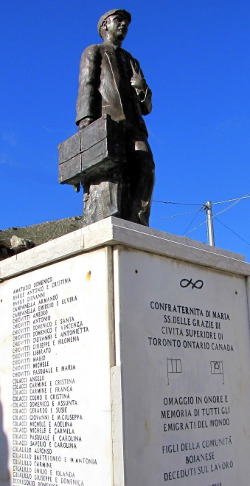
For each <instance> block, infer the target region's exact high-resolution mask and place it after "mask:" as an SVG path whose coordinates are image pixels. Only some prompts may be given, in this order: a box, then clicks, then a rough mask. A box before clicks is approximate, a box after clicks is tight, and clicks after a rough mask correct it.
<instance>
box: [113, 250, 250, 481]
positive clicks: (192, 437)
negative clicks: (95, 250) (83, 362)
mask: <svg viewBox="0 0 250 486" xmlns="http://www.w3.org/2000/svg"><path fill="white" fill-rule="evenodd" d="M115 274H116V289H118V288H119V291H117V292H116V301H115V306H116V313H117V314H116V316H117V328H118V327H119V326H120V342H121V351H120V352H121V367H122V394H123V430H124V463H125V484H126V486H134V485H136V486H152V485H157V486H164V485H166V486H167V485H168V484H169V485H173V486H198V485H199V486H236V485H241V486H248V484H249V477H250V460H249V457H250V393H249V384H250V376H249V365H250V359H249V327H248V310H247V297H246V286H245V278H244V277H237V276H234V275H233V274H231V275H230V274H226V273H221V272H219V271H213V270H211V269H208V268H203V267H202V266H198V265H192V264H190V263H184V262H180V261H175V260H172V259H170V258H165V257H160V256H157V255H155V256H154V255H152V254H149V253H146V252H140V251H133V250H125V249H119V248H118V249H117V250H116V255H115ZM118 322H119V326H118Z"/></svg>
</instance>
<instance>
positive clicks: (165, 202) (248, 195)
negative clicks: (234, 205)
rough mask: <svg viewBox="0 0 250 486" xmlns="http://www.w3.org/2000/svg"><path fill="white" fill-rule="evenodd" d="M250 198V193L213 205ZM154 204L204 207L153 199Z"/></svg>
mask: <svg viewBox="0 0 250 486" xmlns="http://www.w3.org/2000/svg"><path fill="white" fill-rule="evenodd" d="M248 198H250V192H249V193H248V194H246V195H245V196H240V197H235V198H233V199H227V200H225V201H216V202H213V205H215V204H224V203H228V202H233V201H241V200H242V199H248ZM153 202H154V203H162V204H175V205H176V204H178V205H180V206H202V204H201V203H182V202H173V201H157V200H155V199H153Z"/></svg>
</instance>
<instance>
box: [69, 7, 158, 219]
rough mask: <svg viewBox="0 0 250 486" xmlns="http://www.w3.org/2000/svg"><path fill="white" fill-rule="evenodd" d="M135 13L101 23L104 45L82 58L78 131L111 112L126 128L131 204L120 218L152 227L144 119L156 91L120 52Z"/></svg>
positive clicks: (109, 16)
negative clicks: (143, 116) (152, 91)
mask: <svg viewBox="0 0 250 486" xmlns="http://www.w3.org/2000/svg"><path fill="white" fill-rule="evenodd" d="M130 22H131V15H130V13H129V12H127V11H126V10H119V9H118V10H110V11H109V12H107V13H105V14H104V15H102V17H101V18H100V20H99V22H98V26H97V28H98V32H99V34H100V36H101V37H102V39H103V43H101V44H94V45H91V46H89V47H87V48H86V49H85V51H84V52H83V54H82V57H81V63H80V75H79V92H78V99H77V107H76V108H77V117H76V124H77V125H78V128H79V130H82V129H84V128H85V127H86V126H88V125H90V124H91V123H92V122H93V121H95V120H97V119H98V118H100V117H102V116H103V115H105V114H107V115H110V116H111V118H112V120H114V121H116V122H119V124H121V125H122V126H123V129H124V137H125V153H126V163H125V164H124V167H125V168H124V169H123V179H124V187H125V192H126V196H125V195H124V199H126V203H124V209H123V211H122V214H121V216H120V217H123V218H124V219H128V220H130V221H133V222H136V223H140V224H144V225H146V226H148V223H149V215H150V206H151V197H152V191H153V186H154V161H153V156H152V152H151V149H150V146H149V144H148V141H147V138H148V133H147V129H146V125H145V123H144V120H143V118H142V115H147V114H148V113H150V111H151V109H152V103H151V95H152V93H151V90H150V89H149V87H148V86H147V83H146V81H145V78H144V76H143V73H142V71H141V68H140V65H139V62H138V61H137V60H136V59H134V58H133V57H132V56H131V54H129V52H127V51H125V50H124V49H122V48H121V45H122V42H123V40H124V39H125V37H126V34H127V31H128V26H129V24H130Z"/></svg>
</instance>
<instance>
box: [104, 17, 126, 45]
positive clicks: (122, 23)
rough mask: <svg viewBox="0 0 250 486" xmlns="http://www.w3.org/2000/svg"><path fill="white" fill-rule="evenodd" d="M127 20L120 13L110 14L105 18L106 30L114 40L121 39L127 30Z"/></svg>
mask: <svg viewBox="0 0 250 486" xmlns="http://www.w3.org/2000/svg"><path fill="white" fill-rule="evenodd" d="M128 26H129V22H128V20H127V19H126V18H125V17H123V16H122V15H119V14H116V15H110V16H109V17H108V18H107V20H106V27H107V30H108V31H109V32H110V34H111V35H112V37H113V39H114V40H119V41H123V40H124V39H125V37H126V35H127V32H128Z"/></svg>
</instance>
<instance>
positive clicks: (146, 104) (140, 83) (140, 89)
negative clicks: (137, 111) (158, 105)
mask: <svg viewBox="0 0 250 486" xmlns="http://www.w3.org/2000/svg"><path fill="white" fill-rule="evenodd" d="M130 65H131V69H132V73H133V75H132V78H131V79H130V83H131V85H132V86H133V88H134V89H135V91H136V94H137V97H138V100H139V102H140V106H141V112H142V114H143V115H148V113H150V112H151V110H152V91H151V89H150V88H149V87H148V85H147V83H146V80H145V78H144V75H143V72H142V70H141V68H140V64H139V62H138V61H137V60H136V59H133V58H132V59H131V60H130Z"/></svg>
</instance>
